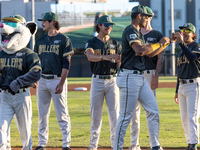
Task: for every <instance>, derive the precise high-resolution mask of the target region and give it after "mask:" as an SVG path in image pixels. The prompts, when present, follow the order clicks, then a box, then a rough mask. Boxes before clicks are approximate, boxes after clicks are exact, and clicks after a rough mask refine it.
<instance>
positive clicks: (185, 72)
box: [177, 42, 200, 79]
mask: <svg viewBox="0 0 200 150" xmlns="http://www.w3.org/2000/svg"><path fill="white" fill-rule="evenodd" d="M187 46H188V48H189V49H190V51H192V52H193V53H198V54H200V44H198V43H196V42H193V43H191V44H189V45H187ZM177 69H178V77H179V78H180V79H192V78H197V77H200V60H199V59H197V60H195V61H194V62H189V60H188V59H187V58H186V56H185V55H184V54H183V51H182V49H180V50H179V52H178V53H177Z"/></svg>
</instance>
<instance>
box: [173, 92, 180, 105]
mask: <svg viewBox="0 0 200 150" xmlns="http://www.w3.org/2000/svg"><path fill="white" fill-rule="evenodd" d="M174 100H175V102H176V103H177V104H179V101H178V93H175V97H174Z"/></svg>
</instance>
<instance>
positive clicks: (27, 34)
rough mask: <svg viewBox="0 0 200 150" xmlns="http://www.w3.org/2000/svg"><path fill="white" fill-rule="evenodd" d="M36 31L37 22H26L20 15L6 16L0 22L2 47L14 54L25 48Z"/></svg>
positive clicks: (0, 44)
mask: <svg viewBox="0 0 200 150" xmlns="http://www.w3.org/2000/svg"><path fill="white" fill-rule="evenodd" d="M36 31H37V24H36V23H35V22H33V21H29V22H26V20H25V19H24V17H22V16H20V15H12V16H9V17H5V18H3V19H2V22H1V23H0V47H1V48H2V49H3V50H4V51H5V52H6V53H8V54H13V53H15V52H17V51H19V50H21V49H22V48H25V47H26V46H27V44H28V43H29V41H30V38H31V36H32V35H34V34H35V33H36Z"/></svg>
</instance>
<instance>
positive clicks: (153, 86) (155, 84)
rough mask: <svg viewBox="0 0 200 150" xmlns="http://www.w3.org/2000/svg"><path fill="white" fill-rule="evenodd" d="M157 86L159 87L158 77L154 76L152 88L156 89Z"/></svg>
mask: <svg viewBox="0 0 200 150" xmlns="http://www.w3.org/2000/svg"><path fill="white" fill-rule="evenodd" d="M156 88H158V77H156V76H154V77H153V79H152V81H151V89H152V90H155V89H156Z"/></svg>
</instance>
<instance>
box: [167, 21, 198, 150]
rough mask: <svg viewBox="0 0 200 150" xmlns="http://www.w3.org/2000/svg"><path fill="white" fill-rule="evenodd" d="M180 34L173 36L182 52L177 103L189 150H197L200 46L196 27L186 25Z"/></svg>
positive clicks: (179, 64)
mask: <svg viewBox="0 0 200 150" xmlns="http://www.w3.org/2000/svg"><path fill="white" fill-rule="evenodd" d="M179 29H180V32H177V33H175V34H174V33H173V34H171V37H170V38H171V40H172V42H174V41H175V40H177V42H178V43H179V46H180V48H181V49H180V50H179V52H178V53H177V71H178V75H177V86H176V93H175V102H176V103H177V104H179V108H180V114H181V120H182V125H183V129H184V133H185V138H186V142H187V144H188V147H187V150H197V144H198V143H199V121H198V120H199V104H200V99H199V92H200V88H199V84H200V78H199V77H200V59H199V57H200V44H198V43H196V42H195V40H196V39H197V36H196V34H195V31H196V29H195V26H194V25H193V24H191V23H186V24H184V25H183V26H180V27H179Z"/></svg>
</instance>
